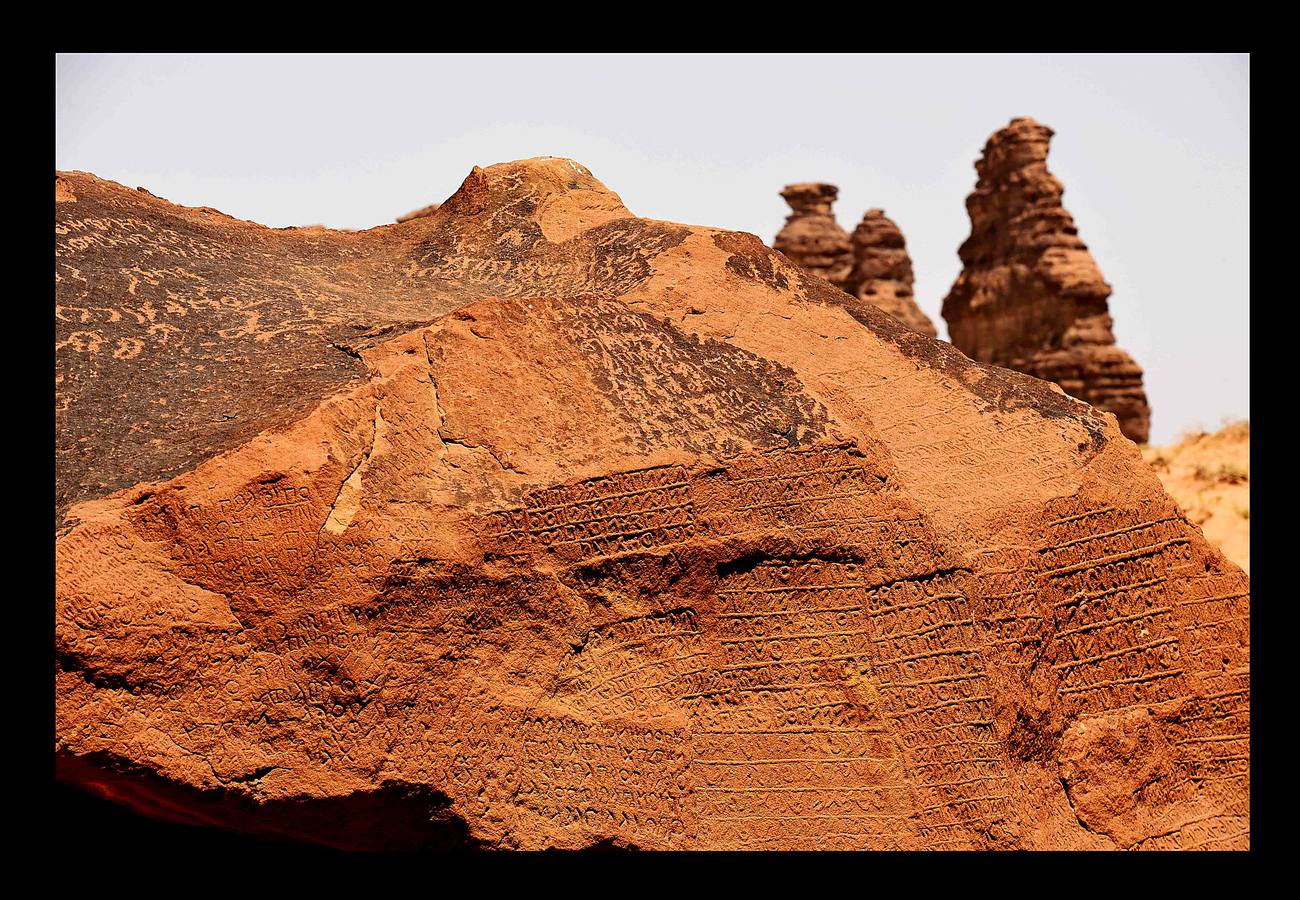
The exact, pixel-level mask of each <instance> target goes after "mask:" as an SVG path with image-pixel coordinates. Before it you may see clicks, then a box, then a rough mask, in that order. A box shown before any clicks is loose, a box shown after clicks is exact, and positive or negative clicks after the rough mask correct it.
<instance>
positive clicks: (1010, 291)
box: [943, 118, 1151, 443]
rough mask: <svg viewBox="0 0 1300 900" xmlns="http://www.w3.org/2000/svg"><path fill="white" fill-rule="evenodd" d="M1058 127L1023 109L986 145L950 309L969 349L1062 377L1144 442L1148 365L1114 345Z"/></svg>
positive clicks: (959, 339) (956, 337) (949, 317)
mask: <svg viewBox="0 0 1300 900" xmlns="http://www.w3.org/2000/svg"><path fill="white" fill-rule="evenodd" d="M1052 134H1053V132H1052V129H1050V128H1048V127H1047V126H1045V125H1040V124H1039V123H1037V122H1035V121H1034V120H1033V119H1029V118H1018V119H1012V120H1011V124H1010V125H1008V126H1007V127H1006V128H1004V129H1002V130H1001V131H999V132H997V133H995V134H994V135H993V136H992V137H990V138H989V140H988V143H987V144H985V145H984V154H983V156H982V157H981V158H980V159H979V161H978V162H976V163H975V171H976V172H977V173H978V175H979V181H978V183H977V184H976V186H975V191H974V192H973V193H972V194H971V195H970V196H969V197H967V198H966V209H967V210H968V212H969V213H970V219H971V234H970V237H969V238H967V239H966V242H965V243H963V244H962V246H961V249H960V250H959V251H958V255H959V256H960V257H961V261H962V264H963V269H962V272H961V274H960V275H959V276H958V277H957V281H956V282H955V283H954V284H953V286H952V289H951V290H950V291H949V292H948V296H947V298H945V300H944V302H943V317H944V319H945V320H946V321H947V322H948V331H949V334H950V336H951V338H952V342H953V344H955V345H956V346H957V348H958V349H959V350H961V351H962V352H963V353H965V354H966V355H968V356H970V357H972V358H973V359H977V360H980V361H981V362H990V363H994V364H996V365H999V366H1005V367H1007V368H1011V369H1016V370H1018V371H1021V372H1024V373H1026V374H1028V375H1033V376H1035V377H1037V378H1043V379H1046V380H1048V381H1053V382H1056V383H1057V384H1059V385H1060V386H1061V387H1062V388H1063V389H1064V390H1065V391H1066V392H1067V393H1069V394H1070V395H1072V396H1074V397H1077V398H1078V399H1080V400H1083V401H1086V402H1087V403H1091V404H1092V405H1093V406H1095V407H1097V408H1099V409H1102V410H1105V411H1106V412H1110V413H1113V414H1114V415H1115V417H1116V418H1117V419H1118V420H1119V424H1120V430H1121V431H1122V432H1123V433H1124V435H1125V436H1126V437H1128V438H1129V439H1130V440H1133V441H1136V442H1138V443H1145V442H1146V441H1147V437H1148V432H1149V430H1150V421H1151V409H1150V407H1149V406H1148V405H1147V397H1146V392H1145V391H1144V390H1143V388H1142V369H1141V368H1139V367H1138V365H1137V363H1136V362H1134V361H1133V358H1132V357H1131V356H1129V355H1128V353H1126V352H1125V351H1123V350H1121V349H1120V348H1119V347H1117V346H1115V335H1114V333H1113V332H1112V330H1111V326H1112V321H1111V317H1110V312H1109V308H1108V306H1107V298H1108V297H1109V296H1110V292H1111V288H1110V285H1108V284H1107V283H1106V282H1105V280H1104V279H1103V278H1102V275H1101V270H1100V269H1098V268H1097V264H1096V262H1095V261H1094V260H1093V258H1092V254H1090V253H1089V252H1088V247H1087V245H1086V244H1084V242H1083V241H1082V240H1080V239H1079V236H1078V231H1077V229H1076V228H1075V225H1074V219H1073V218H1072V217H1071V216H1070V214H1069V213H1068V212H1066V210H1065V208H1064V207H1063V206H1062V205H1061V195H1062V193H1063V192H1064V186H1063V185H1062V184H1061V182H1060V181H1059V180H1058V179H1057V178H1056V177H1055V176H1053V175H1052V173H1051V172H1049V171H1048V170H1047V150H1048V143H1049V141H1050V140H1051V137H1052Z"/></svg>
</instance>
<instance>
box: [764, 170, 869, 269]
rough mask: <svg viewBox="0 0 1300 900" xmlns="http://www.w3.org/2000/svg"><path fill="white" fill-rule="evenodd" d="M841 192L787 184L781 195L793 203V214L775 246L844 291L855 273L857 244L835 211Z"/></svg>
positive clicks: (831, 187)
mask: <svg viewBox="0 0 1300 900" xmlns="http://www.w3.org/2000/svg"><path fill="white" fill-rule="evenodd" d="M839 192H840V190H839V188H837V187H836V186H835V185H833V184H821V183H810V184H790V185H786V187H785V190H783V191H781V196H782V197H784V198H785V202H786V203H789V204H790V209H791V213H790V215H789V216H787V217H786V220H785V225H784V226H782V228H781V230H780V231H779V232H777V235H776V239H775V240H774V241H773V242H772V246H773V247H775V248H776V249H777V250H779V251H781V252H782V253H784V254H785V255H786V256H788V257H789V258H790V259H792V260H793V261H794V262H796V263H798V264H799V265H800V266H802V267H803V268H804V269H807V270H808V271H809V272H812V273H813V274H814V275H818V276H820V277H822V278H825V279H826V280H827V281H829V282H830V283H831V284H833V285H835V286H836V287H837V288H841V289H843V288H845V287H846V286H847V285H848V280H849V276H850V275H851V274H852V271H853V244H852V242H851V241H850V240H849V233H848V232H847V231H845V230H844V229H843V228H841V227H840V224H839V223H838V222H836V221H835V213H834V212H833V211H832V210H831V206H832V205H833V204H834V203H835V197H836V196H837V195H838V194H839Z"/></svg>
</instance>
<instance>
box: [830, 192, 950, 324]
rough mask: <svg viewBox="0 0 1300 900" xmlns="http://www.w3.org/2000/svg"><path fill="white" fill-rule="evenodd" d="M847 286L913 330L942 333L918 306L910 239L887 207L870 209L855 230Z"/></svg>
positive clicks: (859, 297)
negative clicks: (908, 249) (895, 222)
mask: <svg viewBox="0 0 1300 900" xmlns="http://www.w3.org/2000/svg"><path fill="white" fill-rule="evenodd" d="M847 287H848V290H849V293H851V294H853V295H854V296H856V297H857V298H858V299H859V300H865V301H867V302H868V303H870V304H872V305H874V306H878V307H880V308H881V309H883V310H884V311H885V312H887V313H889V314H890V315H891V316H893V317H894V318H895V319H898V320H899V321H900V322H902V323H903V324H904V325H906V326H907V327H908V328H911V329H912V330H913V331H919V332H920V333H921V334H924V335H928V336H929V337H938V336H939V332H938V331H936V330H935V327H934V323H933V322H931V321H930V318H929V316H927V315H926V314H925V313H923V312H921V308H920V307H919V306H917V305H916V299H915V298H914V297H913V295H912V258H911V257H910V256H908V255H907V242H906V241H904V240H903V232H901V231H899V230H898V226H897V225H895V224H894V222H893V221H892V220H891V219H889V218H887V217H886V216H885V212H884V210H881V209H869V210H867V213H866V215H864V216H863V217H862V221H861V222H859V223H858V227H857V228H855V229H854V230H853V272H852V274H851V275H850V276H849V280H848V285H847Z"/></svg>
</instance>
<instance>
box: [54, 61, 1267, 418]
mask: <svg viewBox="0 0 1300 900" xmlns="http://www.w3.org/2000/svg"><path fill="white" fill-rule="evenodd" d="M55 79H56V87H55V107H56V119H55V120H56V138H55V165H56V167H57V168H59V169H78V170H83V171H89V172H93V173H95V174H96V175H99V176H100V177H103V178H108V179H111V180H113V181H118V182H121V183H122V184H125V185H127V186H129V187H137V186H143V187H146V188H148V189H149V190H150V191H152V192H153V193H154V194H157V195H158V196H160V197H165V198H166V199H168V200H171V201H173V202H175V203H182V204H185V205H187V206H211V207H215V208H216V209H219V210H221V211H222V212H225V213H227V214H229V215H232V216H236V217H238V218H241V219H252V220H254V221H257V222H261V223H263V224H266V225H270V226H276V227H279V226H285V225H309V224H314V223H321V224H325V225H329V226H332V227H336V228H366V227H370V226H373V225H378V224H383V223H387V222H391V221H393V219H394V218H396V217H397V216H398V215H400V214H402V213H405V212H408V211H410V210H412V209H415V208H417V207H420V206H424V205H425V204H427V203H430V202H434V201H441V200H444V199H446V197H448V196H449V195H450V194H452V193H453V192H454V191H455V190H456V188H457V187H459V186H460V183H461V181H462V180H463V179H464V178H465V176H466V175H467V174H468V173H469V171H470V168H471V167H473V166H474V165H481V166H487V165H491V164H492V163H496V162H505V161H507V160H513V159H522V158H526V157H532V156H566V157H570V158H573V159H576V160H577V161H579V162H581V163H582V164H584V165H585V166H587V167H588V168H589V169H591V171H592V172H593V173H594V174H595V175H596V177H597V178H599V179H601V181H603V182H604V183H605V184H606V185H608V186H609V187H610V188H611V189H612V190H614V191H615V192H617V193H618V194H619V195H620V196H621V197H622V198H623V202H624V203H625V204H626V205H627V207H628V208H629V209H631V210H632V211H633V212H634V213H636V214H637V215H641V216H646V217H648V218H654V219H666V220H670V221H675V222H684V223H687V224H694V225H711V226H717V227H722V228H730V229H735V230H739V231H749V232H752V233H754V234H757V235H758V236H759V237H760V238H762V239H763V241H764V242H766V243H768V244H771V242H772V238H773V237H774V236H775V235H776V232H777V231H778V230H779V229H780V227H781V225H782V223H783V221H784V218H785V215H786V213H787V212H788V209H787V207H786V205H785V202H784V201H783V200H782V199H781V197H780V196H779V192H780V190H781V188H782V186H784V185H786V184H789V183H791V182H796V181H828V182H831V183H832V184H836V185H839V188H840V199H839V201H838V202H837V203H836V207H835V208H836V212H837V214H838V217H839V221H840V224H841V225H842V226H843V227H844V228H845V229H847V230H849V231H852V230H853V228H854V226H855V225H856V224H857V222H858V220H859V219H860V218H861V216H862V214H863V213H864V212H865V211H866V210H867V209H868V208H870V207H880V208H882V209H884V210H885V212H886V214H887V215H889V216H890V218H892V219H894V221H896V222H897V223H898V225H899V227H900V228H901V229H902V231H903V234H904V235H905V237H906V238H907V243H908V248H909V250H910V252H911V255H912V262H913V266H914V268H915V272H916V296H917V300H918V302H919V303H920V306H921V308H922V309H923V310H925V312H926V313H927V314H928V315H929V316H930V317H931V318H932V319H933V320H934V321H935V324H936V325H937V326H938V328H939V333H940V336H941V337H946V336H947V328H946V326H945V324H944V322H943V319H942V317H941V316H940V315H939V308H940V305H941V304H942V302H943V298H944V295H945V294H946V293H947V291H948V288H949V287H950V286H951V284H952V282H953V280H954V279H955V278H956V277H957V274H958V272H959V271H960V270H961V263H960V261H959V260H958V258H957V248H958V246H959V245H960V244H961V242H962V241H963V240H965V239H966V237H967V235H969V233H970V221H969V219H968V217H967V215H966V208H965V198H966V195H967V194H969V193H970V191H971V190H972V189H973V188H974V186H975V169H974V162H975V160H976V158H977V157H978V156H979V153H980V150H981V148H982V147H983V146H984V142H985V140H986V139H987V138H988V136H989V135H990V134H991V133H992V132H994V131H996V130H998V129H999V128H1002V127H1003V126H1005V125H1006V124H1007V123H1008V122H1009V121H1010V120H1011V119H1012V118H1014V117H1015V116H1022V115H1023V116H1032V117H1033V118H1035V119H1037V120H1038V121H1040V122H1042V123H1044V124H1046V125H1049V126H1051V127H1052V128H1053V129H1055V131H1056V137H1055V138H1053V140H1052V150H1051V154H1050V156H1049V157H1048V166H1049V168H1050V169H1051V170H1052V171H1053V172H1054V173H1055V174H1056V176H1057V177H1058V178H1060V179H1061V180H1062V181H1063V182H1064V184H1065V198H1064V199H1065V205H1066V208H1067V209H1068V210H1069V211H1070V212H1071V213H1072V214H1073V215H1074V218H1075V222H1076V224H1077V225H1078V226H1079V234H1080V236H1081V237H1082V238H1083V240H1084V241H1085V242H1086V243H1087V244H1088V246H1089V248H1090V249H1091V250H1092V253H1093V255H1094V256H1095V258H1096V260H1097V262H1098V264H1099V265H1100V267H1101V270H1102V272H1103V274H1104V275H1105V277H1106V280H1107V281H1108V282H1109V283H1110V284H1111V285H1112V287H1113V288H1114V293H1113V294H1112V296H1111V301H1110V302H1111V313H1112V315H1113V316H1114V318H1115V333H1116V336H1117V338H1118V340H1119V344H1120V346H1122V347H1124V348H1125V349H1126V350H1128V351H1129V352H1130V353H1131V354H1132V355H1133V357H1134V358H1135V359H1136V360H1137V362H1138V364H1139V365H1141V366H1142V367H1143V368H1144V369H1145V370H1146V387H1147V393H1148V396H1149V399H1150V401H1151V406H1152V409H1153V416H1152V442H1153V443H1157V444H1163V443H1169V442H1171V441H1173V440H1176V439H1177V437H1178V436H1179V434H1181V433H1182V432H1183V431H1184V430H1186V429H1189V428H1192V427H1196V426H1201V427H1205V428H1217V427H1218V426H1219V425H1220V424H1221V421H1222V420H1223V419H1224V418H1225V417H1230V418H1248V417H1249V413H1250V376H1249V361H1250V345H1249V310H1250V271H1249V263H1248V260H1249V249H1250V221H1249V214H1250V207H1249V183H1250V158H1249V153H1250V120H1249V99H1250V62H1249V57H1248V56H1246V55H1150V56H1145V55H1141V56H1139V55H1053V56H1040V55H1034V56H1028V55H1026V56H1009V55H993V56H984V55H936V56H919V55H906V56H884V55H849V56H838V55H837V56H829V55H826V56H733V55H725V56H723V55H718V56H534V55H527V56H458V55H427V56H421V55H393V56H365V55H362V56H316V55H287V56H281V55H258V56H243V55H233V56H232V55H213V56H186V55H167V56H136V55H81V54H72V55H60V56H58V57H57V58H56V63H55Z"/></svg>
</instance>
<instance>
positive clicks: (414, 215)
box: [397, 203, 442, 225]
mask: <svg viewBox="0 0 1300 900" xmlns="http://www.w3.org/2000/svg"><path fill="white" fill-rule="evenodd" d="M440 206H442V204H441V203H430V204H429V205H428V206H421V207H420V208H419V209H416V210H412V211H411V212H409V213H407V214H406V215H404V216H398V217H397V222H398V224H399V225H400V224H401V223H402V222H409V221H411V220H412V219H423V218H424V217H425V216H431V215H433V214H434V213H436V212H437V211H438V207H440Z"/></svg>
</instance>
